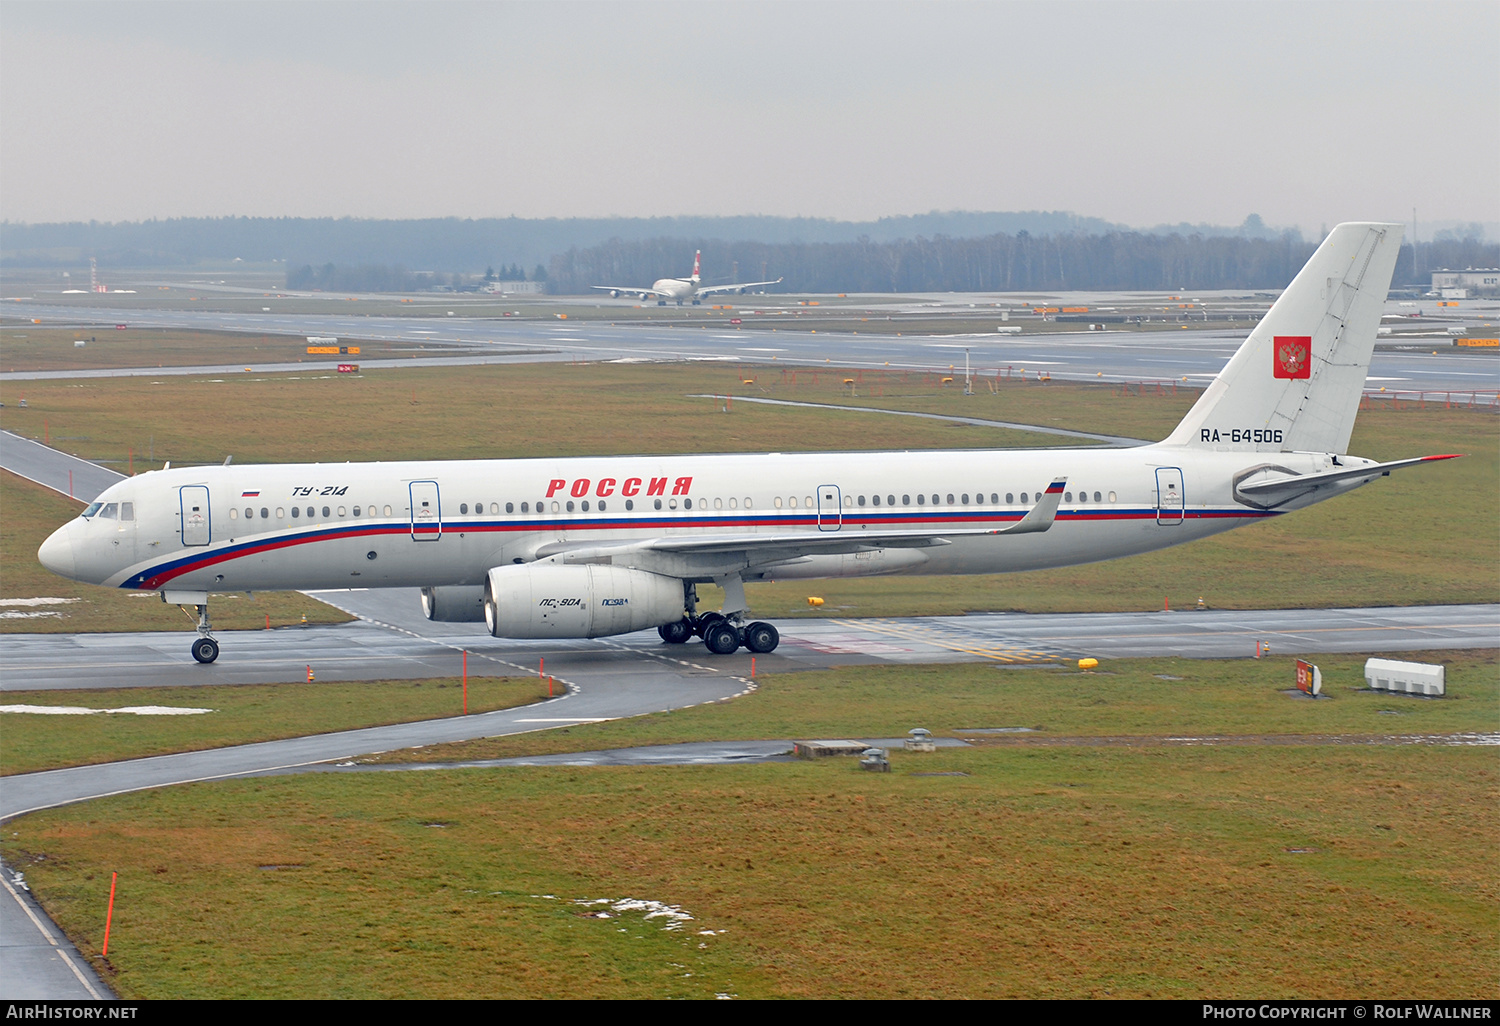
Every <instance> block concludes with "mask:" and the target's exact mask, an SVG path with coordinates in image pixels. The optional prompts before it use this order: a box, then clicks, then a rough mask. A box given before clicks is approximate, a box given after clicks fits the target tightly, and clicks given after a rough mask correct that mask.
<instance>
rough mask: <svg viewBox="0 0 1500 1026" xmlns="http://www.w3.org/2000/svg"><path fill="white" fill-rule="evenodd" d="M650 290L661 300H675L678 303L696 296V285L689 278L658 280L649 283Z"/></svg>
mask: <svg viewBox="0 0 1500 1026" xmlns="http://www.w3.org/2000/svg"><path fill="white" fill-rule="evenodd" d="M651 288H652V291H654V292H657V293H659V294H660V296H661V298H663V299H675V300H677V302H679V303H680V302H682V301H683V300H684V299H692V298H693V297H694V296H696V295H697V294H698V283H697V282H695V281H693V280H692V279H691V278H658V279H657V280H656V281H654V282H652V283H651Z"/></svg>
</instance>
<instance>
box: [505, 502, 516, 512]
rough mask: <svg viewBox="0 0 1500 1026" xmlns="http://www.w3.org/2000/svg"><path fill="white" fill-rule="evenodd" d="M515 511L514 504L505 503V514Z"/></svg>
mask: <svg viewBox="0 0 1500 1026" xmlns="http://www.w3.org/2000/svg"><path fill="white" fill-rule="evenodd" d="M515 511H516V504H515V503H514V502H507V503H506V504H505V512H507V513H514V512H515Z"/></svg>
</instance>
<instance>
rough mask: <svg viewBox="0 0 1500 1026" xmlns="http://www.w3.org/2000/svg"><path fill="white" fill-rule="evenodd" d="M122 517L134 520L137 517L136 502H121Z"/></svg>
mask: <svg viewBox="0 0 1500 1026" xmlns="http://www.w3.org/2000/svg"><path fill="white" fill-rule="evenodd" d="M120 519H121V520H134V519H135V503H133V502H122V503H120Z"/></svg>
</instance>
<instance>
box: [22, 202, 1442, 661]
mask: <svg viewBox="0 0 1500 1026" xmlns="http://www.w3.org/2000/svg"><path fill="white" fill-rule="evenodd" d="M1401 234H1402V226H1401V225H1397V224H1342V225H1339V226H1338V227H1337V228H1335V229H1334V230H1333V232H1332V233H1330V234H1329V236H1328V238H1327V239H1325V240H1324V242H1323V244H1322V245H1321V246H1319V247H1318V250H1317V252H1316V253H1314V254H1313V256H1312V258H1311V259H1310V260H1309V261H1308V263H1307V266H1306V267H1304V268H1303V269H1302V271H1301V273H1299V274H1298V275H1297V277H1296V279H1295V280H1294V281H1293V282H1292V283H1291V285H1289V286H1288V287H1287V289H1286V291H1285V292H1284V293H1283V294H1282V295H1281V298H1280V299H1278V300H1277V301H1276V303H1275V305H1274V306H1272V307H1271V309H1270V311H1269V312H1267V314H1266V316H1265V317H1264V318H1263V319H1262V320H1261V321H1260V323H1259V324H1257V325H1256V326H1255V328H1254V330H1252V331H1251V332H1250V336H1249V338H1247V339H1246V340H1245V342H1244V344H1243V345H1242V346H1240V349H1239V351H1238V352H1237V353H1236V354H1235V355H1234V357H1233V358H1232V359H1231V360H1230V361H1229V363H1228V365H1227V366H1225V368H1224V370H1223V371H1222V372H1220V374H1219V376H1218V377H1217V378H1216V379H1215V380H1214V382H1213V384H1211V385H1210V386H1209V387H1208V388H1207V390H1205V391H1204V393H1203V395H1202V396H1201V397H1200V398H1199V400H1198V402H1197V403H1196V404H1194V406H1193V408H1192V409H1191V410H1190V411H1188V414H1187V416H1186V417H1184V418H1183V420H1182V423H1180V424H1178V425H1177V428H1176V429H1175V430H1174V431H1173V432H1172V433H1171V435H1169V436H1168V437H1167V438H1166V440H1165V441H1162V442H1158V443H1156V444H1154V445H1145V446H1141V447H1139V448H1134V449H1113V450H1099V449H1031V450H962V451H953V452H859V453H798V454H781V453H769V454H763V455H756V454H751V455H690V456H612V457H589V458H577V459H563V458H553V457H543V458H538V459H524V460H466V461H460V462H445V461H425V462H402V463H322V464H282V465H274V466H240V465H228V464H226V465H224V466H212V467H184V468H178V469H174V470H160V471H155V472H152V473H148V474H141V475H139V476H137V477H133V478H130V479H128V480H126V481H122V482H121V483H119V484H117V485H114V486H113V487H111V488H109V489H108V490H106V491H105V492H104V493H103V494H102V495H100V496H99V498H98V501H96V502H94V503H92V504H91V505H90V506H89V507H88V508H87V509H85V510H84V511H83V514H82V515H81V516H79V517H77V518H76V519H74V520H73V521H72V522H71V523H68V524H66V525H64V526H63V527H61V528H59V529H58V530H57V531H56V532H54V533H53V534H52V536H51V537H49V538H48V539H47V541H46V542H44V543H43V545H42V547H41V549H40V550H39V551H38V553H37V555H38V557H39V558H40V559H41V561H42V563H43V565H45V566H46V567H47V568H48V569H50V570H52V571H54V572H55V573H59V574H61V575H63V576H64V577H71V578H73V579H74V580H80V581H88V582H91V583H94V584H103V585H107V586H110V587H117V588H130V589H136V590H143V591H155V592H160V593H161V596H162V599H163V600H164V601H167V602H174V603H179V604H182V605H194V606H196V607H197V609H198V616H199V627H198V631H199V637H198V638H197V640H196V641H194V642H193V646H192V654H193V656H194V658H196V659H198V660H199V661H200V662H205V663H207V662H212V661H213V660H214V659H215V658H217V657H218V654H219V644H218V642H217V641H216V640H215V639H214V638H213V636H212V632H211V630H210V627H209V619H208V598H209V593H210V592H227V591H259V590H290V589H313V588H354V587H358V588H397V587H419V588H421V589H422V605H423V609H424V610H425V611H426V614H427V616H428V617H429V618H430V619H433V620H441V621H452V622H466V621H473V622H483V623H485V624H486V625H487V627H488V629H489V632H490V633H491V634H492V635H494V636H495V637H501V638H593V637H602V636H605V635H612V634H624V633H628V632H630V631H638V630H643V629H648V628H653V627H654V628H656V629H657V631H658V632H659V633H660V634H661V637H662V640H663V641H665V642H668V643H680V642H684V641H687V640H688V639H689V638H690V637H692V636H693V635H695V634H696V635H699V636H701V637H702V638H703V641H704V644H705V645H706V646H707V647H708V649H709V650H710V651H712V652H714V653H718V654H726V653H729V652H733V651H734V650H735V649H737V648H739V647H740V646H741V645H743V646H745V647H746V648H748V649H749V650H750V651H752V652H769V651H771V650H772V649H774V648H775V647H776V645H777V641H778V637H777V633H776V629H775V627H773V626H772V625H770V624H768V623H763V622H749V623H747V622H746V616H745V614H746V612H747V605H746V602H745V590H744V582H745V581H763V580H772V579H775V580H781V579H788V578H811V577H858V576H867V575H873V574H980V573H997V572H1002V571H1012V570H1036V569H1042V568H1045V567H1057V566H1069V565H1073V564H1077V563H1089V562H1094V561H1097V560H1103V559H1112V558H1114V557H1117V556H1128V555H1132V554H1135V553H1139V552H1149V551H1151V550H1153V549H1160V548H1165V547H1166V546H1169V545H1177V544H1180V543H1181V542H1186V541H1191V540H1193V539H1195V538H1203V537H1207V536H1209V535H1212V534H1217V533H1219V532H1221V531H1226V530H1229V529H1230V528H1232V527H1238V526H1240V525H1241V524H1248V523H1253V522H1255V521H1258V520H1263V519H1266V518H1268V517H1276V516H1280V515H1282V514H1283V513H1287V512H1290V511H1292V510H1295V509H1300V508H1301V507H1303V506H1310V505H1312V504H1313V503H1315V502H1321V501H1322V500H1324V499H1328V498H1332V497H1333V496H1335V495H1341V494H1343V493H1344V492H1347V491H1350V490H1351V489H1354V488H1358V487H1359V486H1360V485H1363V484H1366V483H1368V482H1370V481H1373V480H1375V479H1376V478H1377V477H1381V476H1382V475H1386V474H1389V473H1390V472H1391V471H1392V470H1395V469H1397V468H1401V467H1409V466H1413V465H1416V464H1419V463H1424V462H1428V461H1432V460H1441V459H1448V458H1449V457H1447V456H1425V457H1415V458H1411V459H1402V460H1396V461H1394V462H1391V463H1377V462H1375V461H1374V460H1369V459H1363V458H1360V457H1357V456H1346V455H1344V452H1345V450H1346V448H1347V446H1348V444H1349V436H1350V432H1352V431H1353V429H1354V418H1355V414H1356V413H1357V412H1358V409H1359V400H1360V395H1361V392H1362V390H1363V386H1364V382H1365V375H1366V372H1367V370H1368V367H1369V363H1370V354H1371V351H1372V350H1373V348H1374V345H1375V332H1376V328H1377V327H1378V325H1379V323H1380V312H1381V307H1382V304H1383V303H1384V302H1385V297H1386V293H1387V291H1388V290H1389V288H1390V282H1391V274H1392V271H1393V270H1394V268H1395V264H1396V253H1397V251H1398V249H1399V248H1400V245H1401ZM659 284H661V283H660V282H658V285H659ZM707 582H713V583H716V584H718V585H720V586H722V587H723V588H724V592H725V602H724V608H723V611H722V612H707V613H700V612H699V611H698V609H697V594H696V591H695V588H696V585H697V584H700V583H707Z"/></svg>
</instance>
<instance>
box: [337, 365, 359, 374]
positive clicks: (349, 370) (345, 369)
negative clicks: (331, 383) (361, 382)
mask: <svg viewBox="0 0 1500 1026" xmlns="http://www.w3.org/2000/svg"><path fill="white" fill-rule="evenodd" d="M339 373H340V374H358V373H359V364H357V363H341V364H339Z"/></svg>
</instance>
